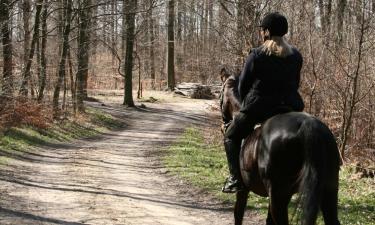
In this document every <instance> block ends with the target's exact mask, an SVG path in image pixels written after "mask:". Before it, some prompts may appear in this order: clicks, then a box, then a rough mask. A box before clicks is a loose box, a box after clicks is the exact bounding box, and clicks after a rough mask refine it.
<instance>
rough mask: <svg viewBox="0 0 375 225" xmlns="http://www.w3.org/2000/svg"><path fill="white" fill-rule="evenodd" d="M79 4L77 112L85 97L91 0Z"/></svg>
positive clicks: (81, 1) (83, 109)
mask: <svg viewBox="0 0 375 225" xmlns="http://www.w3.org/2000/svg"><path fill="white" fill-rule="evenodd" d="M78 4H79V9H78V10H79V13H78V17H79V26H78V27H79V30H78V70H77V107H78V111H79V112H84V111H85V107H84V104H83V100H84V99H85V98H87V79H88V68H89V51H90V35H89V32H90V19H91V7H92V3H91V0H80V1H79V2H78Z"/></svg>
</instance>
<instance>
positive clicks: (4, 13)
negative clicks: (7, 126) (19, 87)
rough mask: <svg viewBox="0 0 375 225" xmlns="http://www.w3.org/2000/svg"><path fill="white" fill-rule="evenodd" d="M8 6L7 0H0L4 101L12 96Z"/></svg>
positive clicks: (9, 99) (7, 100)
mask: <svg viewBox="0 0 375 225" xmlns="http://www.w3.org/2000/svg"><path fill="white" fill-rule="evenodd" d="M10 7H11V6H10V1H9V0H0V25H1V39H2V44H3V46H2V49H3V81H2V88H1V89H2V91H3V92H2V93H1V95H2V96H0V97H1V99H0V100H2V101H3V102H4V103H6V102H9V101H11V100H12V98H13V61H12V60H13V59H12V39H11V32H10V29H9V23H10V15H9V12H10ZM3 102H2V103H3Z"/></svg>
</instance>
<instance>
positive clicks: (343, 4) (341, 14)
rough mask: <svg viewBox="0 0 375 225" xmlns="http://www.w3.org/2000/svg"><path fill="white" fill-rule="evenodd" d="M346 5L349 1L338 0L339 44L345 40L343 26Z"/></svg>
mask: <svg viewBox="0 0 375 225" xmlns="http://www.w3.org/2000/svg"><path fill="white" fill-rule="evenodd" d="M346 4H347V0H338V3H337V41H338V42H339V43H341V42H342V39H343V24H344V14H345V8H346Z"/></svg>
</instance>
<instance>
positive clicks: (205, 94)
mask: <svg viewBox="0 0 375 225" xmlns="http://www.w3.org/2000/svg"><path fill="white" fill-rule="evenodd" d="M174 93H175V94H178V95H182V96H186V97H190V98H194V99H212V98H215V95H214V94H212V91H211V87H210V86H208V85H203V84H199V83H181V84H179V85H177V86H176V88H175V91H174Z"/></svg>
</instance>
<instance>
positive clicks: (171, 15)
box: [167, 0, 176, 90]
mask: <svg viewBox="0 0 375 225" xmlns="http://www.w3.org/2000/svg"><path fill="white" fill-rule="evenodd" d="M174 8H175V2H174V0H169V1H168V60H167V64H168V66H167V73H168V89H169V90H174V88H175V85H176V84H175V71H174V20H175V10H174Z"/></svg>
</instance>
